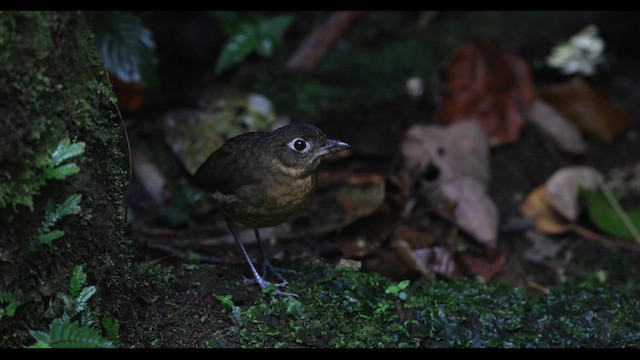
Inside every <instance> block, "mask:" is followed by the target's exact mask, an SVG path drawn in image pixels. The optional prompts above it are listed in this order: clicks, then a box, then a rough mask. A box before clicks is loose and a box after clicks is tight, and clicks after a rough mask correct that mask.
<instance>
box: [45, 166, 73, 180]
mask: <svg viewBox="0 0 640 360" xmlns="http://www.w3.org/2000/svg"><path fill="white" fill-rule="evenodd" d="M79 172H80V168H79V167H78V165H76V164H75V163H71V164H64V165H60V166H58V167H54V168H50V169H47V170H45V172H44V176H45V177H46V178H47V179H56V180H63V179H64V178H66V177H67V176H70V175H73V174H77V173H79Z"/></svg>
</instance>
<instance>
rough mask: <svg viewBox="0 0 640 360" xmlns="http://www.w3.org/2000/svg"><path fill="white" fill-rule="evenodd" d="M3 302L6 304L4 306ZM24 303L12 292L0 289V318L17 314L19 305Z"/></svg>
mask: <svg viewBox="0 0 640 360" xmlns="http://www.w3.org/2000/svg"><path fill="white" fill-rule="evenodd" d="M3 304H6V305H4V306H3ZM20 305H22V302H21V301H19V300H18V299H16V298H15V297H14V296H13V295H11V294H10V293H6V292H2V291H0V320H2V318H3V317H5V316H7V317H12V316H13V315H15V313H16V310H17V309H18V306H20Z"/></svg>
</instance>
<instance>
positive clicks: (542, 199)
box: [520, 185, 571, 235]
mask: <svg viewBox="0 0 640 360" xmlns="http://www.w3.org/2000/svg"><path fill="white" fill-rule="evenodd" d="M520 213H521V214H522V215H524V216H525V217H527V218H529V219H533V220H534V221H535V222H536V225H535V226H536V229H538V230H540V231H542V232H543V233H545V234H551V235H556V234H562V233H565V232H567V231H570V230H571V228H570V224H569V223H568V222H567V221H566V220H565V219H564V218H563V217H562V215H561V214H560V213H558V212H557V211H556V210H555V209H554V208H553V206H552V205H551V201H550V200H549V195H548V194H547V191H546V190H545V188H544V186H543V185H541V186H538V187H537V188H535V189H533V191H531V192H530V193H529V195H527V197H526V199H525V200H524V202H523V203H522V205H520Z"/></svg>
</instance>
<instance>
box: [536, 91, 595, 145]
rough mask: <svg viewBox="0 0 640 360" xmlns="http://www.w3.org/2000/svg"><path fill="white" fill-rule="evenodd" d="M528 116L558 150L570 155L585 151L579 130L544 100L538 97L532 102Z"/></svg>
mask: <svg viewBox="0 0 640 360" xmlns="http://www.w3.org/2000/svg"><path fill="white" fill-rule="evenodd" d="M528 118H529V121H531V122H532V123H534V124H536V125H538V126H539V127H540V128H541V129H542V130H543V131H544V132H545V133H547V134H548V135H549V137H551V139H552V140H553V142H554V143H555V144H556V145H557V146H558V148H559V149H560V150H562V151H564V152H566V153H568V154H572V155H577V154H582V153H584V152H585V150H586V144H585V142H584V139H583V138H582V135H581V134H580V130H578V128H577V127H576V126H575V125H574V124H573V123H572V122H570V121H569V120H567V119H566V118H565V117H564V116H562V115H560V113H558V112H557V111H556V110H555V109H554V108H553V107H551V106H549V104H547V103H545V102H544V101H542V100H540V99H538V100H536V101H535V102H534V103H533V105H532V106H531V109H530V110H529V117H528Z"/></svg>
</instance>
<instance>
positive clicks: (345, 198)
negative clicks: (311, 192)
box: [336, 176, 385, 224]
mask: <svg viewBox="0 0 640 360" xmlns="http://www.w3.org/2000/svg"><path fill="white" fill-rule="evenodd" d="M375 179H376V180H378V181H379V182H374V183H370V184H368V185H365V186H351V185H349V184H345V185H343V186H342V187H341V188H340V189H339V190H338V193H337V195H336V196H337V199H338V203H339V204H340V205H341V206H342V208H343V209H344V212H345V215H344V222H343V223H344V224H350V223H352V222H353V221H354V220H356V219H358V218H361V217H363V216H366V215H369V214H371V213H373V211H374V210H376V209H377V208H378V207H379V206H380V204H382V201H383V200H384V194H385V190H384V177H381V176H380V177H376V178H375Z"/></svg>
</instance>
